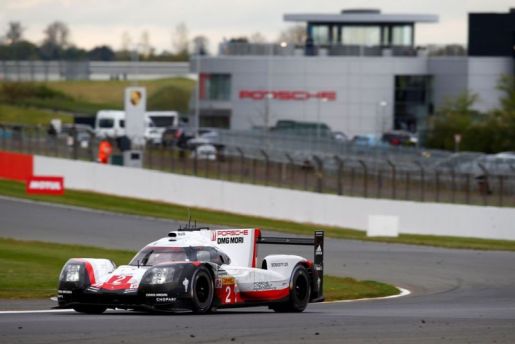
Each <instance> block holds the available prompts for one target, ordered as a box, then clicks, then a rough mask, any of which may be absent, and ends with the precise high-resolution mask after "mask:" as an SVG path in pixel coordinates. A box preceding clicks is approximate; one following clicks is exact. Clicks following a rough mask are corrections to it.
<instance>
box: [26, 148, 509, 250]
mask: <svg viewBox="0 0 515 344" xmlns="http://www.w3.org/2000/svg"><path fill="white" fill-rule="evenodd" d="M34 174H35V175H53V176H55V175H62V176H64V180H65V187H66V188H73V189H81V190H88V191H95V192H102V193H107V194H113V195H119V196H128V197H137V198H142V199H149V200H156V201H164V202H171V203H176V204H181V205H186V206H193V207H202V208H209V209H215V210H222V211H227V212H233V213H239V214H247V215H254V216H262V217H267V218H274V219H283V220H291V221H296V222H308V223H313V224H321V225H329V226H339V227H348V228H354V229H360V230H366V228H367V224H368V216H369V215H391V216H398V217H399V222H400V228H399V231H400V233H413V234H428V235H446V236H465V237H478V238H493V239H510V240H515V228H514V227H513V224H514V223H515V209H513V208H495V207H478V206H465V205H450V204H434V203H417V202H405V201H390V200H377V199H364V198H356V197H342V196H335V195H327V194H317V193H312V192H303V191H295V190H287V189H278V188H272V187H264V186H255V185H248V184H239V183H233V182H225V181H217V180H210V179H204V178H196V177H189V176H181V175H175V174H170V173H162V172H157V171H150V170H143V169H132V168H124V167H118V166H108V165H100V164H96V163H90V162H80V161H73V160H63V159H57V158H48V157H40V156H36V157H35V159H34ZM313 227H314V228H315V227H316V226H315V225H314V226H313Z"/></svg>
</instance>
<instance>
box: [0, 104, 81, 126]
mask: <svg viewBox="0 0 515 344" xmlns="http://www.w3.org/2000/svg"><path fill="white" fill-rule="evenodd" d="M54 118H59V119H61V120H62V121H63V123H71V122H73V117H72V116H70V115H67V114H64V113H61V112H54V111H49V110H40V109H37V108H30V107H22V106H14V105H6V104H0V123H10V124H23V125H37V124H41V125H48V123H49V122H50V120H51V119H54Z"/></svg>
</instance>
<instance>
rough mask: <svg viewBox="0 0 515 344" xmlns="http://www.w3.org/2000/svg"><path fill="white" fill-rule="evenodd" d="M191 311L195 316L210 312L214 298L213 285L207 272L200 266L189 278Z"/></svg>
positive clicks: (211, 278)
mask: <svg viewBox="0 0 515 344" xmlns="http://www.w3.org/2000/svg"><path fill="white" fill-rule="evenodd" d="M191 280H192V282H191V301H192V310H193V313H196V314H204V313H207V312H209V311H210V310H211V308H212V306H213V299H214V296H215V285H214V282H213V277H212V276H211V273H210V272H209V270H208V269H207V268H206V267H204V266H201V267H199V268H198V269H197V271H195V273H194V274H193V277H192V278H191Z"/></svg>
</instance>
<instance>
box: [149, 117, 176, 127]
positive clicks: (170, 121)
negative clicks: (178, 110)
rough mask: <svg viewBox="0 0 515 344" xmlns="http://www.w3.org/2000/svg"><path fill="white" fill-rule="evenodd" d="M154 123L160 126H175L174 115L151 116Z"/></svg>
mask: <svg viewBox="0 0 515 344" xmlns="http://www.w3.org/2000/svg"><path fill="white" fill-rule="evenodd" d="M150 119H151V120H152V123H153V124H154V125H155V126H156V127H158V128H166V127H173V125H174V117H170V116H150Z"/></svg>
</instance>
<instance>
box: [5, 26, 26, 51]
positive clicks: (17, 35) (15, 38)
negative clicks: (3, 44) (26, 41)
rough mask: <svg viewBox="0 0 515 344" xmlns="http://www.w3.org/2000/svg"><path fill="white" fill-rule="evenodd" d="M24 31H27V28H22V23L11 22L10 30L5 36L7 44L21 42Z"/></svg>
mask: <svg viewBox="0 0 515 344" xmlns="http://www.w3.org/2000/svg"><path fill="white" fill-rule="evenodd" d="M23 31H25V28H23V27H22V26H21V23H20V22H14V21H13V22H9V28H8V29H7V33H6V34H5V37H6V38H7V42H8V43H9V44H11V45H13V44H16V43H19V42H21V40H22V38H23Z"/></svg>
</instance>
